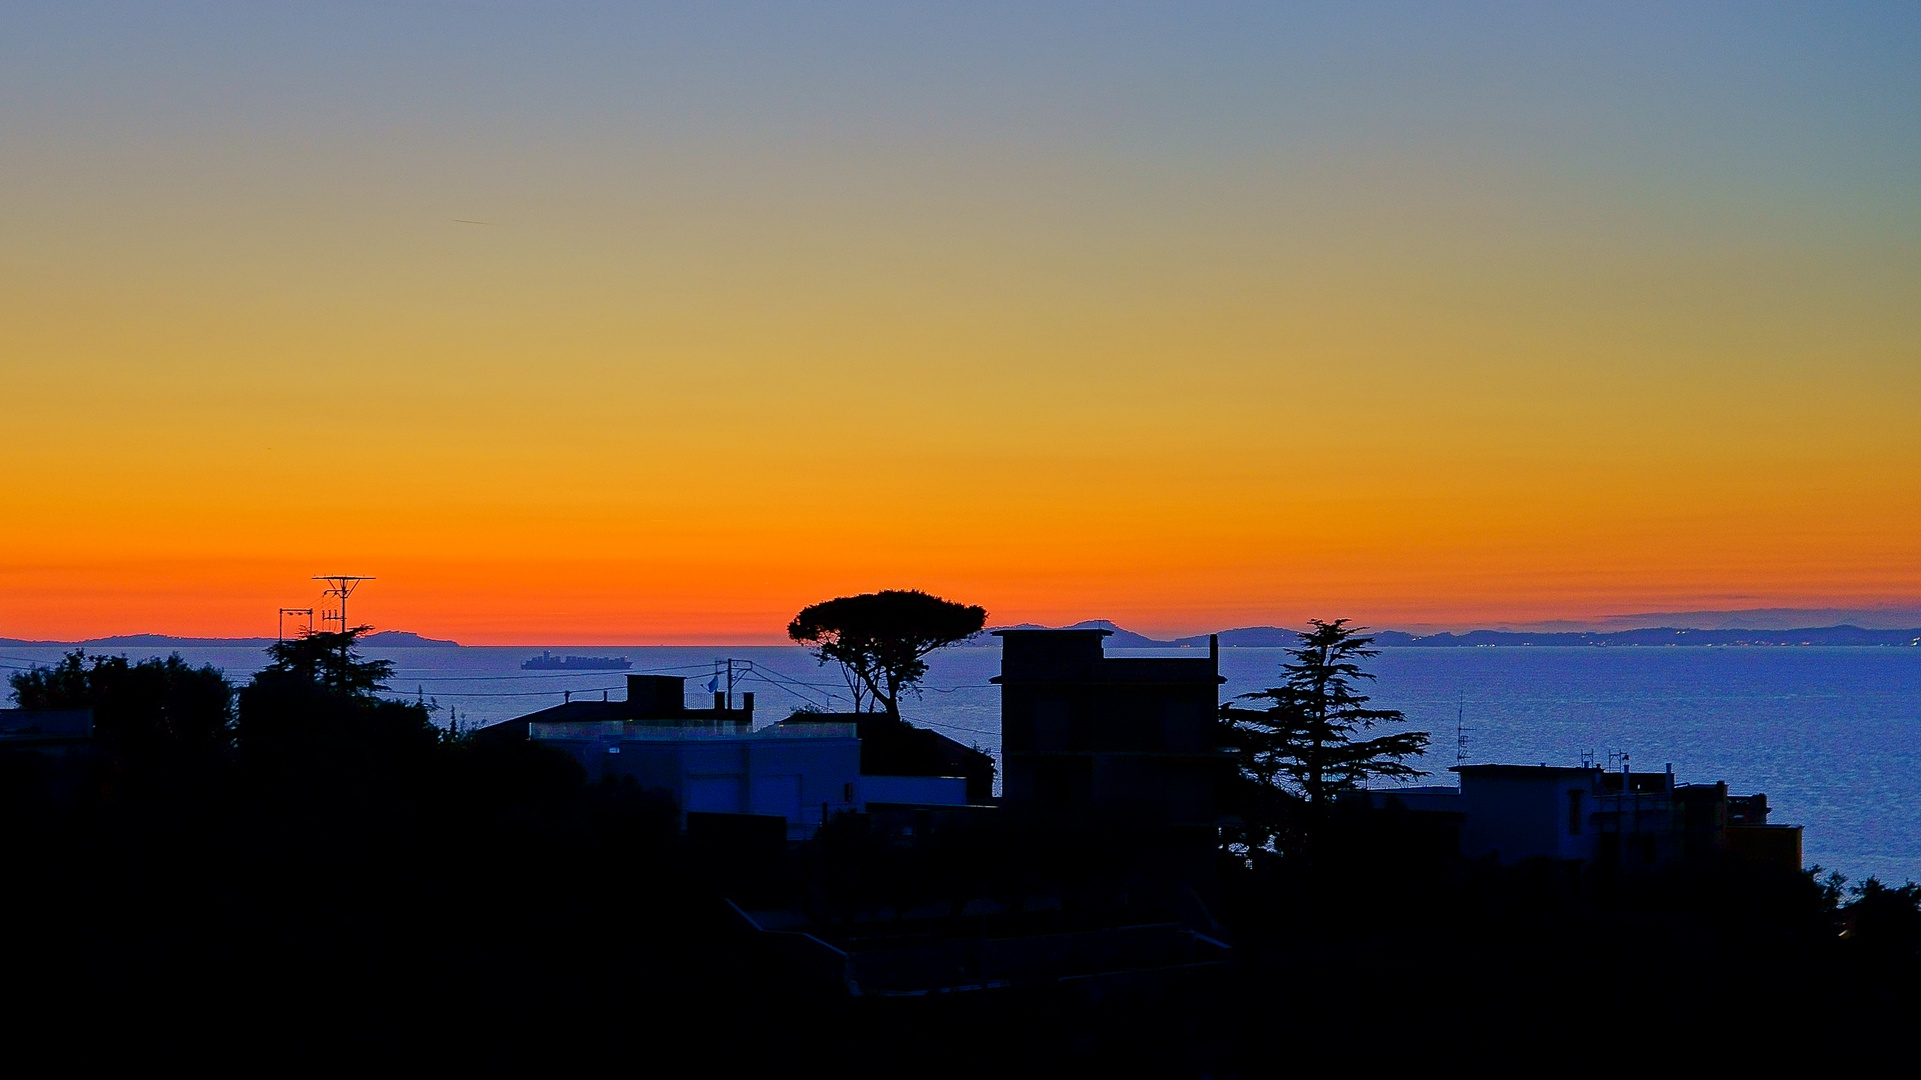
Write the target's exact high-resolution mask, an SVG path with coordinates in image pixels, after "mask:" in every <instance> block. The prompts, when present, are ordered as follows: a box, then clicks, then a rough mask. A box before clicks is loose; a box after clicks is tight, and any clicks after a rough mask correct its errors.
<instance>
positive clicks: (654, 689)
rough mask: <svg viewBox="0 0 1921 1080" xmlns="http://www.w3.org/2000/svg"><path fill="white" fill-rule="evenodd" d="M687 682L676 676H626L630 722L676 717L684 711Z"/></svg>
mask: <svg viewBox="0 0 1921 1080" xmlns="http://www.w3.org/2000/svg"><path fill="white" fill-rule="evenodd" d="M686 694H687V680H686V679H683V678H681V677H680V676H678V675H629V676H627V715H628V719H630V720H637V719H648V718H660V717H668V716H676V715H678V714H679V713H680V712H681V711H682V710H683V709H685V708H686V707H687V706H686V702H685V698H686Z"/></svg>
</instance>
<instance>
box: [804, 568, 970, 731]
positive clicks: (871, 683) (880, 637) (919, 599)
mask: <svg viewBox="0 0 1921 1080" xmlns="http://www.w3.org/2000/svg"><path fill="white" fill-rule="evenodd" d="M986 624H987V609H986V608H983V607H978V606H969V605H965V604H956V603H954V602H953V601H951V600H943V599H941V598H940V597H938V596H930V595H928V594H927V593H924V592H921V591H919V590H918V589H912V590H907V589H888V590H885V591H882V592H877V593H864V594H862V595H860V596H842V597H837V598H835V599H833V600H825V601H822V602H821V603H818V604H811V605H809V606H808V607H806V608H803V609H802V610H801V613H800V614H798V615H796V616H794V621H793V622H791V623H789V624H787V636H788V637H790V638H792V639H794V640H795V641H797V642H800V643H801V644H803V645H811V646H813V648H814V656H815V658H816V659H818V660H819V661H820V662H821V663H822V664H825V663H827V662H828V661H830V660H832V661H834V662H836V663H838V664H840V666H841V673H842V674H843V675H844V676H845V678H846V679H847V688H848V689H849V690H851V691H852V692H853V695H854V711H855V712H885V713H887V715H888V716H890V717H892V718H893V719H895V720H899V719H900V695H901V691H902V690H905V689H908V688H909V687H912V686H913V685H914V684H915V683H917V682H919V681H920V678H921V676H923V675H925V674H927V661H926V660H925V659H924V658H925V657H926V656H927V654H928V653H930V652H933V651H934V650H935V649H938V648H940V647H942V646H943V645H953V644H955V643H956V642H961V641H966V640H967V639H968V638H971V637H973V636H974V635H975V634H978V633H980V631H981V627H983V626H985V625H986ZM876 706H878V708H876Z"/></svg>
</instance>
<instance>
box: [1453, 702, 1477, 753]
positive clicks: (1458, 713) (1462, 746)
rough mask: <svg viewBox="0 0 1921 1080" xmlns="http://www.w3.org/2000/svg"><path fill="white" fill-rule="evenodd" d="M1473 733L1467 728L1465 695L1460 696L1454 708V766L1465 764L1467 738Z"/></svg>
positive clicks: (1471, 729)
mask: <svg viewBox="0 0 1921 1080" xmlns="http://www.w3.org/2000/svg"><path fill="white" fill-rule="evenodd" d="M1473 731H1474V729H1473V728H1471V727H1468V726H1467V695H1466V694H1462V695H1461V700H1460V702H1459V703H1458V704H1456V705H1455V707H1454V764H1456V765H1465V764H1467V737H1468V735H1470V734H1472V733H1473Z"/></svg>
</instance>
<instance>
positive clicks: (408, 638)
mask: <svg viewBox="0 0 1921 1080" xmlns="http://www.w3.org/2000/svg"><path fill="white" fill-rule="evenodd" d="M274 640H275V639H274V638H270V637H246V638H217V637H204V638H203V637H174V636H173V635H171V634H121V635H118V636H116V637H101V638H88V639H87V640H85V641H27V640H25V639H23V638H0V645H9V646H14V647H25V648H41V649H48V648H59V647H64V646H75V647H78V646H91V647H93V648H97V649H194V648H198V649H248V648H253V649H264V648H266V647H267V646H269V645H272V644H273V643H274ZM360 643H361V644H362V645H366V646H368V647H369V648H374V649H420V648H447V649H452V648H458V647H459V646H460V642H458V641H443V640H441V639H439V638H430V637H421V636H420V635H419V634H410V633H408V632H407V631H405V630H382V631H380V632H379V633H377V634H368V635H367V636H366V637H364V638H361V639H360Z"/></svg>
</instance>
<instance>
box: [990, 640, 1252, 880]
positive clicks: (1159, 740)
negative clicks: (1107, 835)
mask: <svg viewBox="0 0 1921 1080" xmlns="http://www.w3.org/2000/svg"><path fill="white" fill-rule="evenodd" d="M1109 633H1110V631H1107V630H999V631H996V632H995V634H996V636H998V637H999V638H1000V639H1001V673H1000V676H999V677H998V678H996V679H994V680H993V681H994V682H996V683H999V684H1000V688H1001V759H1002V761H1003V763H1004V767H1005V770H1006V775H1005V784H1004V787H1003V789H1002V805H1004V806H1006V807H1007V808H1008V809H1010V810H1015V811H1019V812H1022V813H1028V814H1040V815H1046V816H1052V817H1064V818H1073V819H1086V818H1093V817H1098V818H1103V819H1109V820H1122V821H1127V822H1129V823H1132V824H1135V825H1139V826H1145V827H1150V828H1177V829H1189V830H1194V831H1195V832H1196V833H1197V834H1204V835H1205V837H1206V840H1207V843H1208V844H1210V845H1212V843H1213V842H1214V837H1215V835H1216V833H1215V830H1216V827H1217V821H1216V816H1215V815H1216V811H1215V802H1214V788H1215V784H1216V782H1217V781H1218V779H1219V777H1220V776H1221V775H1222V771H1223V769H1224V767H1225V766H1224V762H1225V760H1226V758H1225V756H1224V755H1223V754H1222V752H1221V750H1220V749H1219V745H1220V741H1219V738H1218V732H1217V722H1216V717H1217V715H1218V704H1219V696H1220V691H1219V686H1220V684H1221V682H1222V681H1223V680H1222V679H1221V677H1220V647H1219V644H1218V642H1214V643H1213V644H1211V645H1210V647H1209V649H1208V655H1207V656H1204V657H1198V656H1197V657H1192V658H1189V657H1109V656H1107V655H1105V653H1104V651H1103V649H1102V642H1101V639H1102V638H1103V637H1105V636H1107V634H1109Z"/></svg>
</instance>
